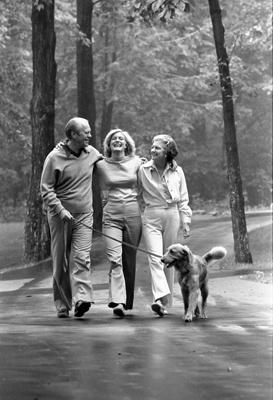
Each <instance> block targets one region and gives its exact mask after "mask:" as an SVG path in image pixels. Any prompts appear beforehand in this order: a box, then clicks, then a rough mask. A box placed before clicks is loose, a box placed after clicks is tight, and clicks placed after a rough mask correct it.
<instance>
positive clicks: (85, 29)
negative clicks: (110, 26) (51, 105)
mask: <svg viewBox="0 0 273 400" xmlns="http://www.w3.org/2000/svg"><path fill="white" fill-rule="evenodd" d="M92 18H93V2H92V1H91V0H77V24H78V28H79V38H78V40H77V87H78V116H79V117H82V118H86V119H87V120H88V121H89V124H90V127H91V134H92V139H91V144H92V145H93V146H94V147H96V146H97V138H96V103H95V88H94V75H93V46H92ZM97 180H98V177H97V174H94V175H93V184H92V187H93V207H94V228H95V229H99V230H101V218H102V208H101V199H100V193H99V185H98V181H97Z"/></svg>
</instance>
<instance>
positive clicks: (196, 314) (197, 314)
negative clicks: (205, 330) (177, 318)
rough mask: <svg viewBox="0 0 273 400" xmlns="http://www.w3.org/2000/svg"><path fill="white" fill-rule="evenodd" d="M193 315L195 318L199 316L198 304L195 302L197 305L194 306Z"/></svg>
mask: <svg viewBox="0 0 273 400" xmlns="http://www.w3.org/2000/svg"><path fill="white" fill-rule="evenodd" d="M194 315H195V317H196V318H199V317H200V310H199V307H198V304H197V306H196V307H195V310H194Z"/></svg>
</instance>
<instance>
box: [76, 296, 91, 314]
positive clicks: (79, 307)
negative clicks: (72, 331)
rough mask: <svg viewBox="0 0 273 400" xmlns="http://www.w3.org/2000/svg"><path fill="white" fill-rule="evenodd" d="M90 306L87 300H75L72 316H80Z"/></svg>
mask: <svg viewBox="0 0 273 400" xmlns="http://www.w3.org/2000/svg"><path fill="white" fill-rule="evenodd" d="M90 307H91V303H90V302H89V301H82V300H79V301H77V303H76V305H75V310H74V317H77V318H79V317H82V316H83V314H85V313H86V312H87V311H88V310H89V308H90Z"/></svg>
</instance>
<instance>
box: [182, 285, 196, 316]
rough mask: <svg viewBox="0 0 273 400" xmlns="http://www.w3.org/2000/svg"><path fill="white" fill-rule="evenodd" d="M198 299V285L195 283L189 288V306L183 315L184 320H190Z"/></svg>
mask: <svg viewBox="0 0 273 400" xmlns="http://www.w3.org/2000/svg"><path fill="white" fill-rule="evenodd" d="M197 301H198V286H197V285H196V286H195V287H193V288H192V289H191V290H190V296H189V308H188V311H187V313H186V315H185V322H191V321H192V318H193V314H194V311H195V309H196V306H197Z"/></svg>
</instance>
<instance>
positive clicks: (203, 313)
mask: <svg viewBox="0 0 273 400" xmlns="http://www.w3.org/2000/svg"><path fill="white" fill-rule="evenodd" d="M200 290H201V297H202V304H201V318H204V319H206V318H207V315H206V308H207V298H208V295H209V289H208V284H207V282H205V283H204V284H203V285H202V286H201V287H200Z"/></svg>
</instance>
